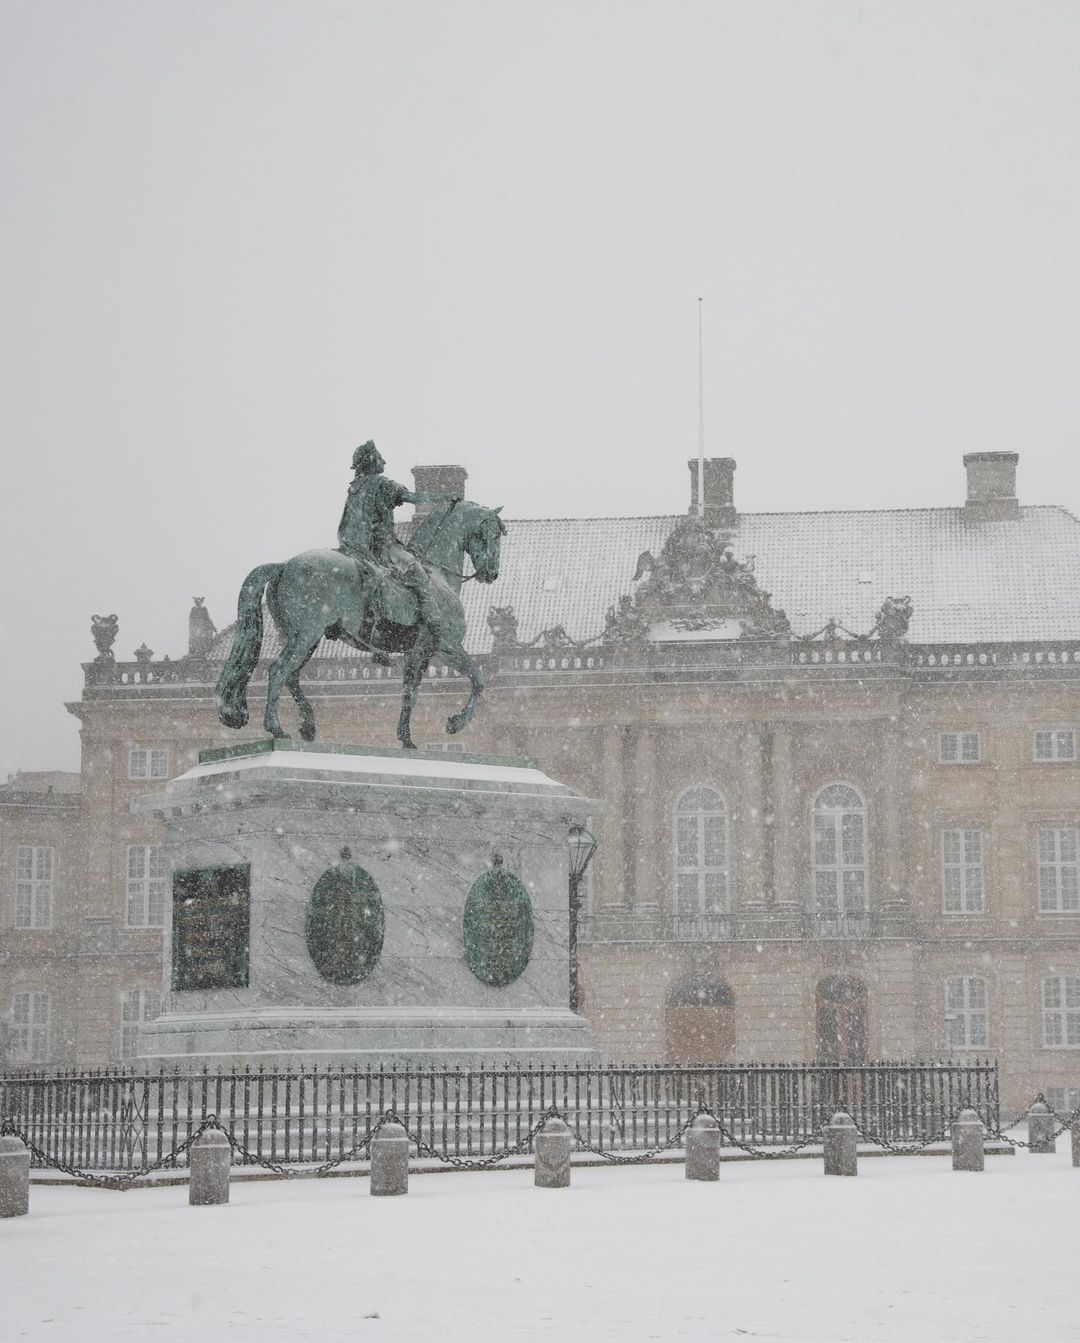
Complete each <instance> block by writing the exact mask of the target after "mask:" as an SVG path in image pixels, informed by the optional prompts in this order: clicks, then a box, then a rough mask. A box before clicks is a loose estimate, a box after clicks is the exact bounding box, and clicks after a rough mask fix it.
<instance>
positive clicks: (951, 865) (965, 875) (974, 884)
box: [941, 826, 986, 914]
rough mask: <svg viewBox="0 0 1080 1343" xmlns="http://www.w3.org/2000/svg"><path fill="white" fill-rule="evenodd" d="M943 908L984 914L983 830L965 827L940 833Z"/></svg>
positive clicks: (946, 910) (952, 911) (948, 911)
mask: <svg viewBox="0 0 1080 1343" xmlns="http://www.w3.org/2000/svg"><path fill="white" fill-rule="evenodd" d="M941 891H942V908H943V909H944V911H945V913H946V914H981V913H982V912H983V910H984V909H985V907H986V905H985V897H984V895H983V832H982V831H981V830H979V829H977V828H974V827H969V826H963V827H959V826H958V827H957V828H955V829H952V828H950V829H948V830H943V831H942V832H941Z"/></svg>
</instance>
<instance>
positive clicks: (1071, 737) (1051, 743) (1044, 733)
mask: <svg viewBox="0 0 1080 1343" xmlns="http://www.w3.org/2000/svg"><path fill="white" fill-rule="evenodd" d="M1032 753H1033V756H1034V758H1035V760H1036V761H1038V762H1039V763H1046V762H1047V761H1053V760H1075V759H1076V733H1075V732H1074V731H1073V729H1072V728H1071V727H1046V728H1038V729H1037V730H1036V731H1035V732H1034V734H1033V751H1032Z"/></svg>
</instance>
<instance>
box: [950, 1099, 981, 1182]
mask: <svg viewBox="0 0 1080 1343" xmlns="http://www.w3.org/2000/svg"><path fill="white" fill-rule="evenodd" d="M985 1137H986V1130H985V1128H984V1127H983V1122H982V1120H981V1119H980V1118H979V1116H978V1115H977V1114H976V1113H975V1111H974V1110H961V1111H960V1113H959V1114H958V1115H957V1116H956V1118H955V1119H954V1120H953V1124H952V1168H953V1170H983V1169H984V1165H985V1146H984V1140H985Z"/></svg>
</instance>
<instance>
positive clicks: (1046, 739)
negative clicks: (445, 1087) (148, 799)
mask: <svg viewBox="0 0 1080 1343" xmlns="http://www.w3.org/2000/svg"><path fill="white" fill-rule="evenodd" d="M690 465H691V471H690V484H691V490H690V500H689V509H688V512H687V513H686V514H685V515H681V516H676V517H632V518H591V519H588V520H580V519H521V520H518V521H508V522H507V529H508V531H507V535H506V536H505V538H504V539H503V543H502V567H501V576H500V578H499V579H498V581H497V582H495V583H494V584H492V585H490V586H483V585H481V584H480V583H468V584H466V586H465V588H464V589H463V599H464V600H465V603H466V610H467V615H468V618H469V629H470V639H469V645H470V651H472V652H473V653H474V654H476V655H478V657H479V659H480V661H481V663H482V666H483V669H484V674H485V677H486V679H487V689H486V691H485V693H484V695H483V698H482V701H481V707H480V709H479V711H478V713H477V717H476V719H475V721H474V723H473V724H472V725H471V726H470V727H469V728H468V729H467V731H466V733H465V734H464V737H462V738H448V737H446V735H445V733H444V723H445V720H446V717H447V715H448V713H450V712H452V711H453V710H456V709H457V708H459V707H460V706H461V704H462V703H463V701H464V699H465V695H466V683H465V682H464V681H463V680H461V679H460V678H458V677H457V676H455V675H451V674H449V673H448V672H447V671H446V669H444V668H442V667H441V666H438V665H433V667H432V669H431V673H430V675H429V677H428V680H427V682H426V684H425V685H424V687H423V691H422V694H421V697H420V702H419V705H418V707H417V711H416V713H415V715H414V719H413V732H414V736H415V738H416V740H417V741H418V743H420V744H421V745H425V744H427V745H434V746H436V747H440V748H445V749H454V750H456V749H462V750H465V751H467V752H491V753H497V754H505V755H518V756H520V755H524V756H529V757H532V758H533V759H535V760H536V761H537V762H538V763H539V765H540V766H541V767H542V768H543V769H544V770H545V771H546V772H547V773H549V774H551V775H552V776H553V777H555V778H558V779H560V780H562V781H563V782H565V783H567V784H570V785H571V786H573V787H574V788H575V789H577V790H578V791H579V792H581V793H584V794H585V795H586V796H588V797H589V798H592V799H595V811H594V815H593V820H592V826H591V829H592V831H593V833H594V834H595V836H596V838H597V840H598V848H597V851H596V856H595V858H594V860H593V862H592V863H591V865H590V867H589V869H588V872H587V881H586V887H585V890H584V902H583V909H582V916H581V918H580V924H579V955H580V976H581V1010H582V1011H583V1012H584V1014H585V1015H586V1016H588V1017H589V1019H590V1020H591V1022H592V1025H593V1029H594V1032H595V1036H596V1040H597V1043H598V1044H599V1046H600V1047H601V1048H602V1049H603V1050H604V1051H605V1053H606V1054H607V1056H608V1057H609V1058H611V1059H613V1060H614V1059H626V1060H634V1061H649V1060H657V1061H659V1060H672V1061H691V1060H701V1061H717V1060H719V1061H723V1060H736V1059H738V1060H777V1059H779V1060H790V1061H799V1060H812V1059H820V1060H831V1061H859V1060H867V1061H870V1060H880V1059H890V1058H913V1057H922V1058H944V1057H955V1058H969V1057H975V1056H979V1057H992V1058H997V1059H998V1060H999V1062H1000V1066H1001V1072H1002V1083H1003V1089H1002V1103H1003V1105H1004V1107H1005V1109H1006V1110H1009V1109H1010V1108H1012V1107H1013V1106H1018V1105H1021V1104H1023V1103H1024V1102H1026V1101H1027V1100H1028V1099H1030V1096H1031V1094H1032V1093H1033V1092H1034V1091H1036V1090H1045V1091H1046V1093H1047V1096H1048V1099H1050V1100H1051V1101H1053V1102H1054V1103H1056V1104H1057V1105H1058V1106H1068V1107H1071V1106H1072V1105H1073V1104H1075V1103H1076V1101H1078V1100H1080V755H1078V750H1077V734H1078V732H1080V662H1078V659H1080V522H1078V521H1077V519H1076V518H1074V517H1073V516H1072V515H1071V514H1070V513H1068V512H1067V511H1066V510H1065V509H1064V508H1062V507H1061V506H1059V505H1044V506H1028V505H1023V506H1022V505H1021V504H1020V503H1019V501H1018V499H1017V496H1016V468H1017V457H1016V455H1015V454H1012V453H974V454H970V455H968V456H966V457H965V458H964V466H965V468H966V473H967V495H966V499H965V500H964V501H963V502H961V503H959V504H958V506H957V507H954V508H926V509H904V510H882V511H851V512H840V511H837V512H817V513H760V514H743V513H740V512H739V511H738V508H737V503H736V498H735V491H734V475H735V463H734V462H733V461H731V460H729V459H726V458H720V459H712V460H709V461H707V462H706V463H705V469H704V473H703V481H702V484H703V490H702V497H701V501H700V502H701V507H700V508H699V501H698V464H697V463H696V462H692V463H691V464H690ZM414 474H415V476H416V486H417V489H421V490H446V489H450V490H462V489H463V488H464V484H465V479H466V473H465V471H464V470H463V469H462V468H460V467H417V468H415V472H414ZM255 558H257V557H253V561H254V559H255ZM115 637H116V628H115V622H114V624H113V626H112V627H111V628H109V629H107V630H103V629H102V628H101V627H100V625H99V626H97V627H96V628H95V639H96V641H97V643H98V649H99V651H98V655H97V657H96V658H94V660H93V661H91V662H88V663H87V664H86V665H85V688H84V691H83V694H82V698H81V699H80V700H78V701H77V702H76V703H73V704H71V705H69V708H70V710H71V712H72V713H74V714H75V715H76V716H77V717H78V718H79V720H80V723H81V731H82V769H81V774H80V776H68V775H19V776H16V778H15V779H13V780H12V781H11V782H10V783H9V784H8V785H6V787H0V871H2V872H3V874H4V882H5V889H4V895H5V900H4V903H3V936H2V942H0V1006H2V1009H3V1011H4V1012H5V1013H6V1016H7V1028H6V1042H5V1045H4V1048H5V1054H6V1062H7V1065H8V1066H24V1065H30V1066H39V1067H40V1066H47V1067H50V1068H71V1067H80V1068H82V1067H97V1066H102V1065H107V1064H116V1063H119V1062H121V1061H122V1060H123V1059H124V1058H125V1057H129V1056H130V1055H131V1054H132V1053H133V1051H134V1050H135V1048H136V1040H137V1031H138V1025H139V1022H140V1021H141V1020H144V1019H146V1018H148V1017H151V1016H153V1015H155V1014H156V1013H157V1012H158V1011H159V1010H160V1007H161V931H160V930H161V928H162V925H163V921H164V919H165V917H166V911H167V910H168V907H169V874H168V868H167V864H166V860H165V857H164V855H163V852H162V850H161V847H160V843H161V838H162V837H161V834H160V833H159V830H158V827H157V824H156V823H155V822H154V821H153V819H152V818H149V817H144V816H136V815H133V814H132V811H131V806H130V804H131V801H132V799H133V798H134V797H136V796H138V795H139V794H141V793H145V792H148V791H151V790H152V789H153V788H155V787H157V786H160V782H161V781H164V780H165V779H166V778H168V777H170V776H172V775H175V774H177V773H180V772H182V771H184V770H186V769H187V768H189V767H190V766H191V765H193V764H194V763H195V761H196V759H197V756H198V752H199V750H200V749H201V748H204V747H209V746H222V745H229V744H235V743H236V741H237V740H240V739H254V738H258V737H260V736H261V735H262V734H261V731H260V728H259V723H260V721H261V714H262V702H261V701H262V695H263V693H264V692H265V685H266V658H267V656H268V655H272V654H273V652H274V651H276V645H275V642H274V639H275V635H274V632H273V629H272V627H269V632H268V633H267V635H266V641H265V643H264V649H263V661H262V662H261V663H260V667H259V670H258V671H257V673H256V678H255V680H254V681H253V683H252V686H251V690H250V700H251V706H252V719H253V724H252V725H251V726H249V727H248V728H247V729H245V730H244V731H243V733H240V734H237V733H233V732H229V731H227V730H226V729H224V728H223V727H222V726H221V725H220V723H219V722H218V719H217V715H216V712H215V706H214V691H213V687H214V683H215V681H216V679H217V675H218V672H219V670H220V667H221V663H222V660H223V659H224V657H225V655H226V653H227V651H228V648H229V644H230V641H231V628H229V629H225V630H222V631H221V632H220V633H218V632H216V631H215V630H214V628H213V626H212V625H211V624H210V619H209V616H208V615H207V613H206V611H205V609H204V608H203V607H202V605H201V603H197V605H196V608H195V610H194V611H193V612H192V617H191V623H190V637H189V642H188V648H187V651H186V653H184V654H183V655H182V656H174V657H172V658H169V657H157V656H155V655H154V654H153V653H152V652H151V651H150V650H149V649H147V648H146V647H145V646H143V647H141V648H140V649H139V650H138V652H137V653H136V655H135V657H134V659H133V660H131V661H122V660H119V659H117V658H116V657H115V656H114V653H113V651H112V641H113V640H114V639H115ZM305 684H306V686H307V689H308V693H309V695H310V697H311V699H312V702H313V703H314V706H315V711H316V715H317V720H318V737H319V740H321V741H326V742H341V743H350V744H365V745H371V746H391V747H392V746H394V745H395V744H396V743H395V741H394V737H393V732H394V726H395V723H396V720H397V712H398V704H399V701H400V693H401V678H400V668H399V667H398V666H396V665H395V666H391V667H383V666H380V665H377V664H375V663H373V662H372V660H371V659H370V658H368V657H367V656H365V655H362V654H359V653H357V652H355V651H354V650H353V649H351V648H348V647H346V646H345V645H343V644H340V643H334V644H325V643H324V644H322V645H320V647H319V649H318V650H317V652H316V655H315V657H314V658H313V660H312V661H311V662H310V663H309V665H308V668H307V670H306V672H305ZM289 710H291V705H290V706H289V707H288V709H286V710H285V712H286V714H288V712H289ZM285 721H286V723H287V725H289V730H292V731H295V726H294V724H295V720H294V719H290V718H288V717H286V720H285Z"/></svg>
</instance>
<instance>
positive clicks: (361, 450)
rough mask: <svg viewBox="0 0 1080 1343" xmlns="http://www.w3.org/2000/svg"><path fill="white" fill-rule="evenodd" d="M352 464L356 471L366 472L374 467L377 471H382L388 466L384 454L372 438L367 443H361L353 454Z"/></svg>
mask: <svg viewBox="0 0 1080 1343" xmlns="http://www.w3.org/2000/svg"><path fill="white" fill-rule="evenodd" d="M352 464H353V470H354V471H366V470H368V469H369V468H370V467H372V466H374V468H375V470H376V471H381V470H382V469H383V467H384V466H385V465H386V463H385V462H384V461H383V458H382V453H381V452H380V451H379V449H378V448H377V447H376V446H375V444H374V442H373V441H372V440H371V439H370V438H369V439H368V441H367V442H366V443H361V444H360V446H359V447H358V448H357V449H356V451H355V452H354V453H353V455H352Z"/></svg>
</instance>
